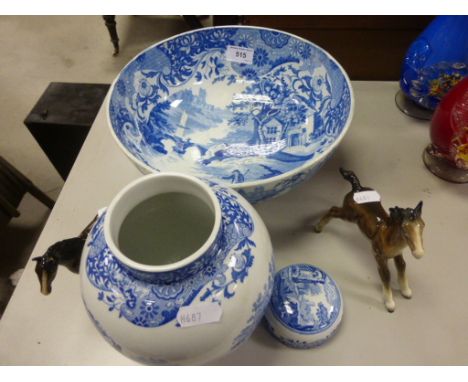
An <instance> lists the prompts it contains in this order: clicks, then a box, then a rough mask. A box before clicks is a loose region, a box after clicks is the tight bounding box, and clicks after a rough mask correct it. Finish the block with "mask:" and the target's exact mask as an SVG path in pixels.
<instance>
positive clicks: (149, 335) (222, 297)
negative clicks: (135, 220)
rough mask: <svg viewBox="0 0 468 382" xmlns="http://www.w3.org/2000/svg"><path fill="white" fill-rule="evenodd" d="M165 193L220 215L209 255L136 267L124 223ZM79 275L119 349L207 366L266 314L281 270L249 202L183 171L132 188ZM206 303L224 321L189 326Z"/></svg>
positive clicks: (106, 219)
mask: <svg viewBox="0 0 468 382" xmlns="http://www.w3.org/2000/svg"><path fill="white" fill-rule="evenodd" d="M166 192H183V193H186V194H190V195H195V196H197V197H198V198H199V199H200V202H202V200H203V202H204V203H206V204H207V205H208V206H209V207H210V209H211V210H212V212H213V214H214V217H215V219H214V221H215V223H214V228H213V231H212V232H211V234H210V235H209V237H208V238H207V240H206V242H205V244H203V246H202V248H200V249H199V250H198V251H195V253H193V254H189V255H188V256H187V257H186V258H185V259H183V260H181V261H178V262H176V263H174V264H169V265H163V266H153V265H152V266H149V265H145V264H139V263H135V262H134V261H132V260H130V259H128V257H127V256H126V255H125V254H123V253H121V251H120V250H119V245H118V243H117V240H116V235H117V234H118V229H119V225H120V224H121V222H122V220H123V219H124V217H125V216H126V215H127V214H128V213H129V212H130V211H131V210H132V208H134V207H135V206H136V205H138V204H139V203H140V202H142V201H143V200H145V199H147V198H148V197H150V196H153V195H157V194H159V193H166ZM180 240H184V238H183V237H181V238H180ZM80 267H81V268H80V269H81V272H80V277H81V286H82V298H83V301H84V303H85V306H86V309H87V311H88V313H89V315H90V317H91V319H92V321H93V322H94V324H95V325H96V327H97V329H98V330H99V331H100V333H101V334H102V335H103V337H104V338H105V339H106V340H107V341H108V342H109V343H110V344H111V345H112V346H114V348H116V349H117V350H118V351H120V352H122V353H123V354H125V355H126V356H128V357H131V358H133V359H135V360H137V361H139V362H142V363H147V364H204V363H206V362H209V361H211V360H213V359H215V358H217V357H221V356H223V355H225V354H226V353H227V352H229V351H231V350H233V349H235V348H237V347H238V346H240V345H241V344H242V343H243V342H244V341H245V340H246V339H247V338H248V337H249V336H250V335H251V333H252V332H253V330H254V329H255V327H256V326H257V324H258V322H259V321H260V319H261V317H262V316H263V314H264V311H265V309H266V306H267V304H268V301H269V298H270V295H271V288H272V285H273V272H274V262H273V253H272V246H271V242H270V238H269V235H268V232H267V230H266V228H265V225H264V224H263V222H262V221H261V219H260V217H259V215H258V214H257V213H256V212H255V210H254V209H253V208H252V207H251V206H250V205H249V204H248V202H246V200H245V199H244V198H243V197H242V196H240V195H239V194H237V193H236V192H235V191H232V190H229V189H227V188H225V187H222V186H219V185H216V184H214V183H212V182H208V183H205V182H204V181H202V180H199V179H197V178H194V177H191V176H188V175H182V174H175V173H164V174H153V175H148V176H145V177H142V178H140V179H138V180H136V181H134V182H133V183H131V184H129V185H128V186H127V187H125V188H124V189H123V190H122V191H121V192H120V193H119V194H118V195H117V196H116V197H115V198H114V200H113V201H112V203H111V204H110V206H109V208H108V209H107V211H106V212H105V213H104V214H103V215H101V216H100V218H99V219H98V221H97V223H96V224H95V226H94V227H93V229H92V230H91V232H90V234H89V237H88V240H87V243H86V245H85V249H84V252H83V256H82V259H81V265H80ZM200 304H215V305H216V306H217V307H221V310H222V315H221V319H220V320H219V321H218V322H212V323H207V324H202V325H198V326H192V327H181V326H180V324H179V323H178V320H177V313H178V312H179V310H180V308H181V307H182V306H184V307H192V308H196V307H197V306H200ZM205 306H206V305H205ZM210 306H211V305H210ZM184 309H185V308H184Z"/></svg>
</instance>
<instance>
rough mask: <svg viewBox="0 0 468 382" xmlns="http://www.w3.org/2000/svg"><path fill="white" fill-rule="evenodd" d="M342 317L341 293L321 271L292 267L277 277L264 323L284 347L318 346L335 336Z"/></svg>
mask: <svg viewBox="0 0 468 382" xmlns="http://www.w3.org/2000/svg"><path fill="white" fill-rule="evenodd" d="M342 315H343V298H342V295H341V292H340V289H339V288H338V285H337V284H336V283H335V281H334V280H333V279H332V278H331V277H330V276H329V275H328V274H327V273H326V272H324V271H322V270H321V269H320V268H317V267H315V266H313V265H310V264H294V265H290V266H288V267H286V268H283V269H281V270H280V271H279V272H278V273H277V274H276V276H275V281H274V285H273V293H272V297H271V301H270V304H269V306H268V309H267V312H266V314H265V321H266V325H267V328H268V330H269V331H270V332H271V334H273V336H275V337H276V338H277V339H278V340H279V341H281V342H282V343H284V344H285V345H288V346H291V347H295V348H311V347H316V346H319V345H321V344H322V343H324V342H325V341H326V340H327V339H329V338H330V337H331V336H332V335H333V334H334V333H335V331H336V329H337V328H338V326H339V324H340V322H341V318H342Z"/></svg>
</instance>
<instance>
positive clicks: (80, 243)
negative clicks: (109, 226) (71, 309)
mask: <svg viewBox="0 0 468 382" xmlns="http://www.w3.org/2000/svg"><path fill="white" fill-rule="evenodd" d="M96 219H97V216H96V217H95V218H94V219H93V221H92V222H91V223H89V224H88V226H87V227H86V228H85V229H84V230H83V232H81V233H80V235H79V236H77V237H72V238H70V239H65V240H62V241H59V242H57V243H55V244H53V245H51V246H50V247H49V248H48V249H47V251H46V253H45V254H44V255H42V256H39V257H34V258H33V259H32V260H33V261H36V262H37V263H36V268H35V271H36V274H37V277H38V278H39V283H40V285H41V293H42V294H44V295H48V294H50V292H51V291H52V281H54V279H55V276H56V275H57V269H58V266H59V265H63V266H65V267H67V268H68V269H69V270H70V271H71V272H73V273H78V272H79V268H80V260H81V253H82V252H83V247H84V244H85V242H86V237H87V236H88V233H89V231H90V230H91V227H92V226H93V225H94V222H95V221H96Z"/></svg>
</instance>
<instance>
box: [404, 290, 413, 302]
mask: <svg viewBox="0 0 468 382" xmlns="http://www.w3.org/2000/svg"><path fill="white" fill-rule="evenodd" d="M401 295H402V296H403V297H404V298H407V299H408V300H409V299H410V298H411V297H413V292H412V291H411V289H410V288H408V289H406V290H402V291H401Z"/></svg>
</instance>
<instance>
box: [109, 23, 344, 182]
mask: <svg viewBox="0 0 468 382" xmlns="http://www.w3.org/2000/svg"><path fill="white" fill-rule="evenodd" d="M351 104H352V95H351V86H350V83H349V79H348V77H347V75H346V73H345V72H344V71H343V69H342V68H341V67H340V66H339V65H338V64H337V62H336V61H335V60H334V59H333V58H332V57H331V56H330V55H329V54H328V53H326V52H325V51H324V50H322V49H321V48H319V47H317V46H316V45H313V44H311V43H309V42H307V41H306V40H303V39H301V38H298V37H295V36H293V35H290V34H287V33H283V32H279V31H274V30H270V29H263V28H253V27H221V28H206V29H201V30H197V31H192V32H188V33H185V34H182V35H178V36H175V37H173V38H171V39H168V40H165V41H163V42H161V43H158V44H156V45H154V46H152V47H150V48H148V49H147V50H145V51H144V52H142V53H141V54H139V55H138V56H137V57H136V58H134V59H133V60H132V61H131V62H130V63H129V64H128V65H127V66H126V67H125V68H124V69H123V70H122V72H121V73H120V74H119V76H118V78H117V79H116V80H115V82H114V84H113V87H112V93H111V97H110V100H109V109H108V112H109V121H110V124H111V129H112V131H113V132H114V136H115V137H116V138H117V140H118V142H119V143H120V146H121V147H122V148H123V149H124V151H125V152H126V153H127V154H128V155H129V156H130V158H132V159H133V160H135V161H136V162H137V163H138V164H139V165H140V166H141V167H144V168H145V169H146V170H148V171H178V172H183V173H188V174H192V175H196V176H204V177H207V178H210V179H212V180H216V181H221V182H224V183H232V184H233V186H234V187H236V186H238V187H239V186H240V187H241V186H242V185H246V184H248V183H250V182H254V183H255V182H257V183H258V182H260V183H261V182H262V180H268V179H270V178H273V177H278V176H282V175H283V174H285V173H289V172H294V170H297V169H298V168H300V167H304V166H306V167H307V166H308V165H312V164H313V162H315V161H319V159H320V158H321V157H322V156H323V155H326V153H327V152H328V151H330V150H331V149H332V147H333V146H334V144H335V143H337V141H338V140H339V139H340V137H341V136H342V135H343V134H344V132H345V130H346V127H347V126H348V125H349V120H350V118H351V109H352V107H351Z"/></svg>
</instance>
